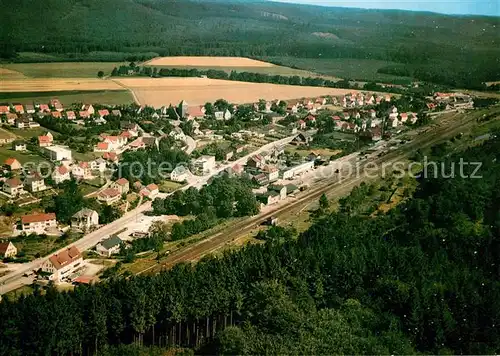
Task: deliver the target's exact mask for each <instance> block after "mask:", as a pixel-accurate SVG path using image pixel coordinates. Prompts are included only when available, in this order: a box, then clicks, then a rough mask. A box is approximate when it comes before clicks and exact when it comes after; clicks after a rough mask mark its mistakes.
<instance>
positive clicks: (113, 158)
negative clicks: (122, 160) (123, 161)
mask: <svg viewBox="0 0 500 356" xmlns="http://www.w3.org/2000/svg"><path fill="white" fill-rule="evenodd" d="M102 159H104V160H106V161H108V162H111V163H117V162H118V161H119V158H118V155H117V154H116V153H115V152H106V153H104V154H103V155H102Z"/></svg>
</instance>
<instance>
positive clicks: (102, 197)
mask: <svg viewBox="0 0 500 356" xmlns="http://www.w3.org/2000/svg"><path fill="white" fill-rule="evenodd" d="M120 197H121V194H120V192H119V191H118V190H117V189H114V188H107V189H104V190H103V191H102V192H100V193H99V194H98V195H97V200H99V201H100V202H102V203H104V204H106V205H112V204H114V203H116V202H117V201H119V200H120Z"/></svg>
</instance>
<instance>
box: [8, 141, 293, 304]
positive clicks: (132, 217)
mask: <svg viewBox="0 0 500 356" xmlns="http://www.w3.org/2000/svg"><path fill="white" fill-rule="evenodd" d="M293 137H295V135H294V136H290V137H286V138H284V139H281V140H278V141H275V142H271V143H269V144H266V145H264V146H262V147H261V148H259V149H258V150H256V151H254V152H252V153H251V154H248V155H246V156H244V157H242V158H240V159H238V160H236V161H235V162H231V163H228V164H224V165H220V166H219V167H217V168H216V169H214V170H213V171H212V172H211V173H210V174H209V175H207V176H203V177H199V179H198V180H197V181H195V182H193V183H191V184H188V185H186V186H184V187H182V188H181V189H188V188H189V187H195V188H201V187H202V186H203V185H205V184H206V183H207V182H208V180H209V179H210V178H211V177H213V176H215V175H217V174H219V173H220V172H222V171H224V170H225V169H227V168H229V167H232V166H234V165H235V164H244V163H246V161H247V160H248V158H249V157H251V156H253V155H255V154H258V153H260V152H262V151H268V150H270V149H271V148H273V147H274V146H276V145H283V144H286V143H288V142H290V141H291V140H292V139H293ZM170 194H172V193H170ZM170 194H160V195H159V197H162V198H164V197H166V196H168V195H170ZM150 209H151V201H148V202H146V203H144V204H142V205H140V206H138V207H137V208H135V209H134V210H131V211H130V212H128V213H126V214H125V215H124V216H122V217H121V218H120V219H118V220H116V221H114V222H112V223H111V224H108V225H105V226H103V227H101V228H100V229H98V230H96V231H94V232H91V233H89V234H87V235H85V236H83V237H82V238H81V239H80V240H78V241H76V242H74V243H72V244H70V245H67V246H65V247H64V248H61V249H60V250H58V251H56V252H54V253H52V254H50V255H48V256H45V257H43V258H39V259H36V260H33V261H31V262H29V263H26V264H23V265H22V266H21V267H18V268H17V269H16V270H14V271H11V272H10V273H8V274H6V275H5V276H3V277H0V295H1V294H4V293H7V292H9V291H11V290H14V289H17V288H19V287H21V286H23V285H27V284H31V283H32V279H31V278H25V277H22V275H23V274H24V273H26V272H28V271H32V270H37V269H39V268H40V267H41V265H42V263H43V262H44V261H45V260H46V259H47V258H48V257H50V256H51V255H53V254H56V253H59V252H61V251H64V250H65V249H67V248H68V247H71V246H76V247H77V248H78V249H79V250H80V251H85V250H89V249H91V248H92V247H93V246H95V245H96V244H97V243H99V241H101V240H102V239H103V238H106V237H107V236H109V235H112V234H115V233H116V232H118V231H120V230H123V229H124V228H127V225H128V224H129V223H132V222H136V221H137V219H138V218H139V216H140V214H142V213H144V212H145V211H148V210H150Z"/></svg>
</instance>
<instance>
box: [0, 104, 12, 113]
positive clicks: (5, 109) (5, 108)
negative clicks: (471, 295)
mask: <svg viewBox="0 0 500 356" xmlns="http://www.w3.org/2000/svg"><path fill="white" fill-rule="evenodd" d="M9 112H10V108H9V105H0V115H5V114H8V113H9Z"/></svg>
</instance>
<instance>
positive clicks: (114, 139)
mask: <svg viewBox="0 0 500 356" xmlns="http://www.w3.org/2000/svg"><path fill="white" fill-rule="evenodd" d="M102 142H104V143H107V144H108V147H109V149H110V150H112V151H114V150H117V149H119V148H121V147H123V146H124V145H126V144H127V138H126V137H122V136H103V140H102Z"/></svg>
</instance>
